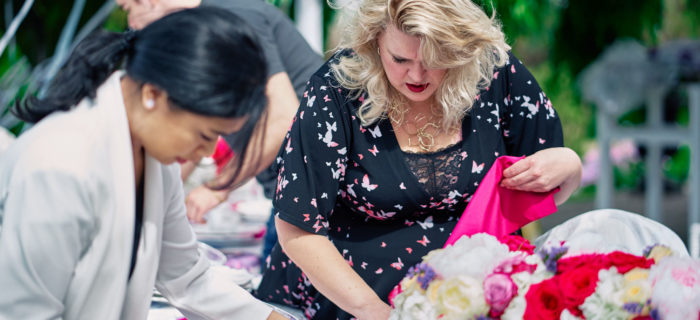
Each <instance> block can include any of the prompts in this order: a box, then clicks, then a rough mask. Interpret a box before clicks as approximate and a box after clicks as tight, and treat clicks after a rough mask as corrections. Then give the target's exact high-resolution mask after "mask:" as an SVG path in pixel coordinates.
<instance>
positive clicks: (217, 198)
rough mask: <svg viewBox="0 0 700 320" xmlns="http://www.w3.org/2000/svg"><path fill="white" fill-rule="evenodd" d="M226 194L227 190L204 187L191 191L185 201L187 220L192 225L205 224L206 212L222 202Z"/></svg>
mask: <svg viewBox="0 0 700 320" xmlns="http://www.w3.org/2000/svg"><path fill="white" fill-rule="evenodd" d="M228 193H229V190H212V189H209V188H207V187H206V186H199V187H197V188H195V189H192V191H190V194H188V195H187V198H186V199H185V206H186V207H187V218H188V219H189V220H190V221H191V222H194V223H205V222H206V220H204V216H205V215H206V214H207V212H209V211H210V210H211V209H214V208H215V207H216V206H218V205H219V204H221V203H222V202H224V200H226V198H227V197H228Z"/></svg>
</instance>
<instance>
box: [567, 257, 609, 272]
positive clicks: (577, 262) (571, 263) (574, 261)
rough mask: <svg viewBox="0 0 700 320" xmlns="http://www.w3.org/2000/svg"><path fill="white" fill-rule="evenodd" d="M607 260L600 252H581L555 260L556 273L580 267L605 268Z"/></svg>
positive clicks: (607, 264)
mask: <svg viewBox="0 0 700 320" xmlns="http://www.w3.org/2000/svg"><path fill="white" fill-rule="evenodd" d="M608 266H609V263H608V260H607V259H606V258H605V256H604V255H601V254H582V255H578V256H573V257H566V258H563V259H559V261H557V274H561V273H565V272H569V271H571V270H577V269H580V268H584V267H585V268H596V269H598V270H600V269H602V268H607V267H608Z"/></svg>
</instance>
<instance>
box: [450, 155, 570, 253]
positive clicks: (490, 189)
mask: <svg viewBox="0 0 700 320" xmlns="http://www.w3.org/2000/svg"><path fill="white" fill-rule="evenodd" d="M522 158H524V156H523V157H512V156H501V157H498V158H497V159H496V162H495V163H494V164H493V166H492V167H491V169H489V171H488V172H487V173H486V176H484V179H483V180H482V181H481V184H479V187H478V188H477V189H476V192H475V193H474V195H473V196H472V199H471V201H469V204H468V205H467V208H466V209H465V210H464V213H463V214H462V217H461V218H460V219H459V221H458V222H457V225H456V226H455V229H454V230H453V231H452V234H451V235H450V237H449V238H448V239H447V242H446V243H445V246H448V245H452V244H454V243H455V242H456V241H457V239H459V238H460V237H461V236H463V235H470V236H471V235H473V234H475V233H479V232H486V233H488V234H490V235H493V236H495V237H497V238H500V237H502V236H505V235H507V234H510V233H513V232H515V231H516V230H518V229H519V228H521V227H522V226H524V225H526V224H528V223H530V222H532V221H535V220H537V219H540V218H543V217H546V216H548V215H550V214H552V213H554V212H556V211H557V206H556V205H555V204H554V196H553V195H554V193H556V192H557V191H559V188H556V189H554V190H552V191H550V192H545V193H535V192H525V191H518V190H510V189H507V188H503V187H501V186H500V185H499V183H500V182H501V177H502V176H503V170H505V169H506V168H508V167H510V166H511V165H512V164H513V163H515V162H517V161H519V160H520V159H522Z"/></svg>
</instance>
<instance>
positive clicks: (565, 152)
mask: <svg viewBox="0 0 700 320" xmlns="http://www.w3.org/2000/svg"><path fill="white" fill-rule="evenodd" d="M580 182H581V159H580V158H579V157H578V155H577V154H576V152H574V151H573V150H571V149H569V148H549V149H544V150H540V151H538V152H536V153H535V154H533V155H531V156H528V157H526V158H524V159H522V160H520V161H518V162H516V163H514V164H513V165H512V166H510V167H508V168H507V169H505V170H503V180H501V186H503V187H506V188H509V189H515V190H521V191H531V192H549V191H551V190H553V189H554V188H556V187H559V188H560V190H559V192H557V193H556V194H555V195H554V200H555V202H556V204H557V205H559V204H562V203H564V201H566V199H568V198H569V196H570V195H571V194H572V193H573V192H574V191H575V190H576V189H577V188H578V186H579V184H580Z"/></svg>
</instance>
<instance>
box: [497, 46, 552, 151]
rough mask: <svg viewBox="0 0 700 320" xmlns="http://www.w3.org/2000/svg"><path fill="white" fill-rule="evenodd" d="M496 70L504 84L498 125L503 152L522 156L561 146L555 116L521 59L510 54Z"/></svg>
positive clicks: (550, 104) (550, 105)
mask: <svg viewBox="0 0 700 320" xmlns="http://www.w3.org/2000/svg"><path fill="white" fill-rule="evenodd" d="M498 73H500V78H501V79H502V80H501V82H500V84H501V85H503V86H504V87H505V88H504V95H505V98H504V105H505V108H503V110H502V113H501V125H502V126H503V138H504V141H505V145H506V150H507V153H508V154H509V155H513V156H522V155H530V154H533V153H535V152H537V151H539V150H542V149H547V148H552V147H561V146H563V145H564V137H563V133H562V127H561V121H560V119H559V116H558V115H557V113H556V111H555V110H554V108H553V107H552V103H551V102H550V101H549V98H547V96H546V95H545V94H544V92H543V91H542V89H541V88H540V86H539V84H538V83H537V80H535V78H534V77H533V76H532V74H531V73H530V71H529V70H527V68H525V66H524V65H523V64H522V62H520V60H518V59H517V58H516V57H515V56H513V55H512V54H511V55H510V56H509V61H508V63H507V64H506V65H505V66H504V67H502V68H500V69H499V70H498Z"/></svg>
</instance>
